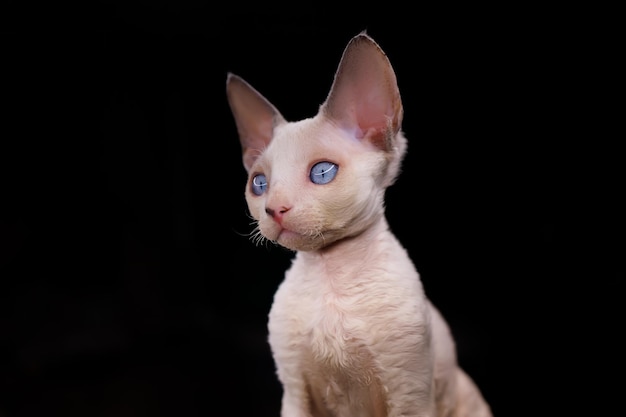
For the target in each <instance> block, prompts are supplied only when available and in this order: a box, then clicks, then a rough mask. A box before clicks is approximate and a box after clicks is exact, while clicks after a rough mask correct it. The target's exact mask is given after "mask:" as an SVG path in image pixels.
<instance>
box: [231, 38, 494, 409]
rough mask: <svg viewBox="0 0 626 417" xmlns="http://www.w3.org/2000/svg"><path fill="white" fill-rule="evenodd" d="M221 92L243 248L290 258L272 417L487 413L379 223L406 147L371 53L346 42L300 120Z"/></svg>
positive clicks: (259, 99) (273, 319) (277, 330)
mask: <svg viewBox="0 0 626 417" xmlns="http://www.w3.org/2000/svg"><path fill="white" fill-rule="evenodd" d="M226 90H227V97H228V102H229V104H230V107H231V110H232V113H233V115H234V119H235V122H236V126H237V131H238V134H239V139H240V141H241V146H242V150H243V165H244V167H245V169H246V170H247V172H248V182H247V184H246V189H245V198H246V201H247V204H248V208H249V210H250V214H251V215H252V216H253V217H254V219H255V220H256V222H257V228H256V229H255V232H254V234H253V238H254V239H255V240H257V242H258V241H261V240H265V239H267V240H269V241H272V242H275V243H277V244H279V245H282V246H284V247H285V248H288V249H291V250H293V251H295V252H296V253H295V257H294V259H293V263H292V265H291V267H290V268H289V270H288V271H287V272H286V275H285V279H284V281H283V282H282V283H281V285H280V287H279V288H278V291H277V292H276V294H275V298H274V302H273V305H272V308H271V311H270V315H269V324H268V327H269V343H270V346H271V348H272V352H273V355H274V360H275V363H276V367H277V374H278V378H279V379H280V381H281V383H282V386H283V398H282V411H281V416H282V417H399V416H407V417H408V416H432V417H435V416H437V417H442V416H457V417H463V416H464V417H474V416H481V417H487V416H491V415H492V413H491V410H490V407H489V405H488V404H487V403H486V402H485V400H484V399H483V396H482V395H481V393H480V391H479V390H478V388H477V387H476V386H475V384H474V383H473V382H472V380H471V379H470V378H469V377H468V376H467V375H466V374H465V372H464V371H463V370H462V369H461V368H460V367H459V366H458V364H457V359H456V351H455V345H454V341H453V339H452V337H451V334H450V331H449V329H448V326H447V324H446V322H445V321H444V319H443V318H442V316H441V315H440V313H439V312H438V311H437V309H436V308H435V307H433V305H432V304H431V303H430V302H429V301H428V299H427V298H426V296H425V294H424V291H423V288H422V284H421V281H420V277H419V274H418V272H417V271H416V269H415V267H414V265H413V263H412V262H411V260H410V259H409V257H408V255H407V252H406V251H405V249H404V248H403V247H402V246H401V244H400V243H399V242H398V240H397V239H396V238H395V237H394V235H393V234H392V232H391V231H390V230H389V226H388V224H387V220H386V218H385V212H384V207H385V206H384V196H385V190H386V188H387V187H388V186H390V185H391V184H392V183H393V182H394V180H395V178H396V176H397V175H398V173H399V171H400V165H401V161H402V158H403V156H404V153H405V150H406V147H407V143H406V142H407V141H406V139H405V137H404V135H403V132H402V131H401V123H402V117H403V108H402V102H401V99H400V92H399V90H398V86H397V82H396V76H395V73H394V71H393V69H392V67H391V64H390V63H389V60H388V59H387V56H386V55H385V53H384V52H383V51H382V50H381V48H380V47H379V46H378V45H377V44H376V42H374V40H373V39H372V38H371V37H369V36H368V35H367V34H366V33H365V32H362V33H360V34H358V35H357V36H355V37H354V38H353V39H352V40H350V42H349V43H348V45H347V47H346V49H345V50H344V53H343V56H342V58H341V62H340V63H339V67H338V69H337V72H336V74H335V79H334V82H333V85H332V87H331V90H330V93H329V94H328V97H327V99H326V100H325V102H324V103H323V104H322V105H321V106H320V108H319V112H318V114H317V115H316V116H314V117H312V118H309V119H305V120H300V121H297V122H287V121H286V120H285V119H284V118H283V116H282V115H281V113H280V112H279V111H278V110H277V109H276V108H275V107H274V106H273V105H272V104H271V103H270V102H269V101H268V100H267V99H266V98H264V97H263V96H262V95H261V94H260V93H259V92H257V91H256V90H255V89H254V88H253V87H251V86H250V85H249V84H248V83H247V82H245V81H244V80H243V79H242V78H240V77H238V76H236V75H234V74H232V73H229V74H228V76H227V88H226Z"/></svg>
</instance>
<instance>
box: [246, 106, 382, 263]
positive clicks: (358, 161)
mask: <svg viewBox="0 0 626 417" xmlns="http://www.w3.org/2000/svg"><path fill="white" fill-rule="evenodd" d="M274 132H275V136H274V137H273V139H272V141H271V143H270V144H269V146H268V147H267V148H266V149H265V150H264V151H263V153H262V154H261V155H260V156H259V157H258V158H257V159H256V161H255V162H254V164H253V165H252V167H251V169H250V170H249V175H248V182H247V184H246V191H245V193H246V201H247V203H248V207H249V210H250V214H251V215H252V216H253V217H254V219H255V220H256V221H257V226H258V232H260V233H261V235H262V236H263V237H264V238H266V239H268V240H270V241H273V242H276V243H278V244H280V245H282V246H284V247H286V248H289V249H292V250H304V251H307V250H317V249H320V248H322V247H324V246H326V245H329V244H331V243H333V242H335V241H337V240H338V239H341V238H344V237H346V236H352V235H356V234H358V233H360V232H361V231H363V230H364V229H365V228H366V227H368V226H369V225H370V224H371V223H372V222H373V221H374V220H376V219H378V218H379V217H380V216H381V215H382V213H383V196H384V188H383V186H382V182H383V179H384V172H385V166H386V162H385V155H384V153H382V152H381V151H380V150H378V149H376V148H375V147H374V146H373V145H371V144H369V143H368V142H364V141H360V140H358V139H357V138H355V137H353V133H351V132H348V131H345V130H342V129H338V128H337V127H336V126H334V125H333V124H332V123H331V122H330V121H328V120H326V119H324V118H323V117H320V116H318V117H315V118H312V119H307V120H303V121H299V122H295V123H284V124H282V125H280V126H278V127H277V128H276V129H275V130H274ZM257 237H258V236H257Z"/></svg>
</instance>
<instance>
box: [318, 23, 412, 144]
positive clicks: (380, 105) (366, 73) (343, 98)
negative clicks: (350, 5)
mask: <svg viewBox="0 0 626 417" xmlns="http://www.w3.org/2000/svg"><path fill="white" fill-rule="evenodd" d="M322 110H323V111H324V113H325V115H326V116H327V117H329V118H330V119H332V120H333V121H334V122H336V123H337V124H339V125H340V126H341V127H343V128H345V129H348V130H350V131H355V132H356V134H357V136H358V137H359V138H362V139H365V140H369V141H370V142H372V143H373V144H374V145H375V146H376V147H378V148H380V149H382V150H386V151H389V150H391V149H392V147H393V143H392V141H393V138H394V137H395V135H396V133H398V131H399V130H400V128H401V124H402V111H403V110H402V101H401V99H400V91H399V89H398V84H397V81H396V75H395V73H394V71H393V68H392V67H391V63H390V62H389V59H387V55H385V53H384V52H383V50H382V49H381V48H380V47H379V46H378V44H377V43H376V42H375V41H374V40H373V39H372V38H371V37H369V36H368V35H367V34H365V32H361V33H360V34H358V35H357V36H355V37H354V38H352V39H351V40H350V42H349V43H348V45H347V46H346V49H345V50H344V52H343V56H342V57H341V61H340V63H339V67H338V68H337V72H336V73H335V79H334V81H333V85H332V87H331V89H330V93H329V94H328V97H327V98H326V101H325V102H324V104H323V105H322Z"/></svg>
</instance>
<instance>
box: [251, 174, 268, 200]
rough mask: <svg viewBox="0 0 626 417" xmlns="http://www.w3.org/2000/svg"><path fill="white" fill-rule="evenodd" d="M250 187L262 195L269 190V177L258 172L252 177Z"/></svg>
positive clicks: (255, 192)
mask: <svg viewBox="0 0 626 417" xmlns="http://www.w3.org/2000/svg"><path fill="white" fill-rule="evenodd" d="M250 189H251V190H252V192H253V193H254V194H256V195H261V194H263V193H264V192H265V190H267V178H265V175H263V174H257V175H255V176H254V177H253V178H252V182H251V183H250Z"/></svg>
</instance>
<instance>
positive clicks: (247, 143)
mask: <svg viewBox="0 0 626 417" xmlns="http://www.w3.org/2000/svg"><path fill="white" fill-rule="evenodd" d="M226 95H227V97H228V104H229V105H230V109H231V111H232V113H233V116H234V118H235V123H236V125H237V132H238V134H239V141H240V142H241V150H242V158H243V166H244V167H245V168H246V171H249V170H250V168H251V167H252V165H253V164H254V161H255V160H256V159H257V158H258V157H259V155H260V154H261V152H263V150H264V149H265V148H266V147H267V145H268V144H269V143H270V141H271V140H272V135H273V132H274V128H275V127H276V126H277V125H278V124H281V123H284V122H285V119H284V118H283V116H282V115H281V114H280V113H279V111H278V110H276V108H275V107H274V106H273V105H272V103H270V102H269V101H268V100H267V99H266V98H265V97H263V96H262V95H261V94H260V93H259V92H258V91H257V90H255V89H254V88H253V87H252V86H251V85H250V84H248V83H247V82H246V81H244V80H243V78H241V77H239V76H237V75H235V74H233V73H230V72H229V73H228V75H227V77H226Z"/></svg>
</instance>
